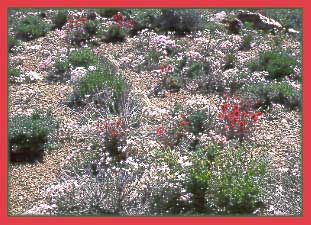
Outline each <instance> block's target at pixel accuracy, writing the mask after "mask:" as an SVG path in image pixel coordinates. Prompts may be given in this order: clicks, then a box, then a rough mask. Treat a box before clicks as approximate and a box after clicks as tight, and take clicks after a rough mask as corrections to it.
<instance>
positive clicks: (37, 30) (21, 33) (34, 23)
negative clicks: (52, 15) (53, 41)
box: [16, 16, 50, 41]
mask: <svg viewBox="0 0 311 225" xmlns="http://www.w3.org/2000/svg"><path fill="white" fill-rule="evenodd" d="M49 29H50V26H49V25H48V24H47V23H46V22H44V21H43V20H42V18H40V17H38V16H27V17H26V18H25V19H24V20H22V21H21V22H20V23H19V24H18V25H17V27H16V38H18V39H21V40H24V41H30V40H33V39H36V38H38V37H41V36H44V35H45V34H46V33H47V32H48V31H49Z"/></svg>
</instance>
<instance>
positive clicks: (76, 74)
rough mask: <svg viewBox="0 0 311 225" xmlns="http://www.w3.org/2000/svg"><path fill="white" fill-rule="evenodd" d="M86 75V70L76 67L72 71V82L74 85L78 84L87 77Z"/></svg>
mask: <svg viewBox="0 0 311 225" xmlns="http://www.w3.org/2000/svg"><path fill="white" fill-rule="evenodd" d="M86 73H87V69H86V68H84V67H76V68H75V69H73V70H71V71H70V81H71V82H72V83H77V82H79V80H80V79H81V78H82V77H83V76H85V74H86Z"/></svg>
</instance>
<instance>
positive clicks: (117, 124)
mask: <svg viewBox="0 0 311 225" xmlns="http://www.w3.org/2000/svg"><path fill="white" fill-rule="evenodd" d="M122 124H123V121H122V120H121V119H118V121H117V122H116V126H117V127H120V126H122Z"/></svg>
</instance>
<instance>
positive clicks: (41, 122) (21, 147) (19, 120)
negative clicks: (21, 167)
mask: <svg viewBox="0 0 311 225" xmlns="http://www.w3.org/2000/svg"><path fill="white" fill-rule="evenodd" d="M8 126H9V151H10V161H11V162H22V163H23V162H35V161H36V160H39V161H42V158H43V155H44V148H45V146H46V145H47V144H49V143H51V142H52V141H53V138H55V137H53V135H54V133H55V131H56V130H57V129H58V122H57V121H56V120H55V119H54V118H53V116H52V115H51V114H50V113H43V112H40V111H36V112H34V113H32V115H30V116H26V115H15V116H13V117H10V118H9V125H8Z"/></svg>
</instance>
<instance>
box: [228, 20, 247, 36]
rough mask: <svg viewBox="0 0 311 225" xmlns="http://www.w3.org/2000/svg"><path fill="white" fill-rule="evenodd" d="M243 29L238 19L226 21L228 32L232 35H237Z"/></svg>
mask: <svg viewBox="0 0 311 225" xmlns="http://www.w3.org/2000/svg"><path fill="white" fill-rule="evenodd" d="M242 28H243V23H242V22H241V20H239V19H236V18H235V19H234V20H232V21H228V30H229V31H230V33H232V34H239V33H240V31H241V29H242Z"/></svg>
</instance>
